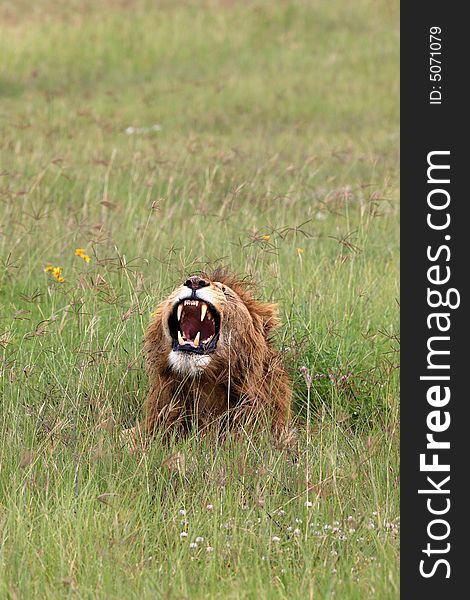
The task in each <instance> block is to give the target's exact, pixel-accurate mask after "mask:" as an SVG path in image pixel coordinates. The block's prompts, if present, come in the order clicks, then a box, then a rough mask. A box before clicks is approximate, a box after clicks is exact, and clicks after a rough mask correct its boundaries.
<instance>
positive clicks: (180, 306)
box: [178, 304, 183, 321]
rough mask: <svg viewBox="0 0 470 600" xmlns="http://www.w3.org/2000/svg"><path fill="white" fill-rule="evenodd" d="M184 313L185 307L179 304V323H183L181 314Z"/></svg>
mask: <svg viewBox="0 0 470 600" xmlns="http://www.w3.org/2000/svg"><path fill="white" fill-rule="evenodd" d="M182 312H183V305H182V304H178V321H181V313H182Z"/></svg>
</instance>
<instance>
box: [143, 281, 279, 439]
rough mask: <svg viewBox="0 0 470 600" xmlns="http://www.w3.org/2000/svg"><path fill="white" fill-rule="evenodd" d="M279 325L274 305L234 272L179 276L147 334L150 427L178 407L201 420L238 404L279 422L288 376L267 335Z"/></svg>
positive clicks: (176, 411) (172, 414) (176, 412)
mask: <svg viewBox="0 0 470 600" xmlns="http://www.w3.org/2000/svg"><path fill="white" fill-rule="evenodd" d="M278 324H279V322H278V318H277V309H276V306H275V305H274V304H271V303H267V302H260V301H259V300H256V299H255V298H254V297H253V296H252V295H251V293H250V286H249V285H248V284H246V283H245V282H244V281H243V280H241V279H240V278H238V277H236V276H235V275H232V274H230V273H227V272H224V271H215V272H214V273H212V274H207V273H201V274H199V275H192V276H191V277H189V278H187V279H186V280H184V282H183V283H182V284H181V285H179V286H178V287H177V288H176V289H175V290H174V291H173V292H172V293H171V294H170V295H169V296H168V298H167V299H166V300H164V301H163V302H162V303H161V304H160V306H159V307H158V308H157V310H156V311H155V313H154V317H153V320H152V322H151V323H150V326H149V328H148V330H147V333H146V337H145V353H146V362H147V370H148V373H149V380H150V391H149V397H148V400H147V403H148V416H147V426H148V429H150V430H153V429H154V426H155V424H156V423H157V422H163V421H168V422H169V421H171V420H172V419H177V418H180V416H181V415H182V414H183V413H184V414H187V415H188V414H190V415H192V417H191V418H194V416H195V415H196V418H197V420H198V422H200V423H201V422H203V421H204V422H209V421H210V420H211V419H215V418H217V417H219V416H223V415H224V414H226V413H227V411H231V412H233V413H235V412H237V411H238V412H240V408H243V410H245V409H247V410H248V409H249V410H251V413H253V412H254V411H259V410H260V409H261V408H269V409H270V412H271V413H273V415H274V419H275V420H276V422H277V424H278V425H279V424H283V423H285V421H286V419H287V414H288V411H289V406H290V399H291V391H290V385H289V379H288V377H287V374H286V372H285V370H284V368H283V367H282V361H281V357H280V355H279V353H278V352H277V351H276V350H275V349H274V347H273V344H272V341H271V339H270V333H271V331H272V329H273V328H274V327H276V326H277V325H278ZM170 407H171V408H170ZM232 409H233V410H232ZM165 415H166V416H165Z"/></svg>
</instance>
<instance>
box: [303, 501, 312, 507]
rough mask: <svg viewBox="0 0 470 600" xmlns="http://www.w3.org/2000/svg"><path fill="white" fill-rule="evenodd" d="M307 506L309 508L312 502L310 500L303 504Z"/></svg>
mask: <svg viewBox="0 0 470 600" xmlns="http://www.w3.org/2000/svg"><path fill="white" fill-rule="evenodd" d="M304 506H306V507H307V508H310V507H311V506H313V502H310V500H307V502H305V505H304Z"/></svg>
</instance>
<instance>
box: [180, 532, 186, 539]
mask: <svg viewBox="0 0 470 600" xmlns="http://www.w3.org/2000/svg"><path fill="white" fill-rule="evenodd" d="M187 537H188V534H187V533H186V531H182V532H181V533H180V538H181V539H183V538H187Z"/></svg>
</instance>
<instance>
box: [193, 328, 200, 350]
mask: <svg viewBox="0 0 470 600" xmlns="http://www.w3.org/2000/svg"><path fill="white" fill-rule="evenodd" d="M200 338H201V332H200V331H198V332H197V336H196V337H195V338H194V345H195V346H196V348H197V347H198V346H199V340H200Z"/></svg>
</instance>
